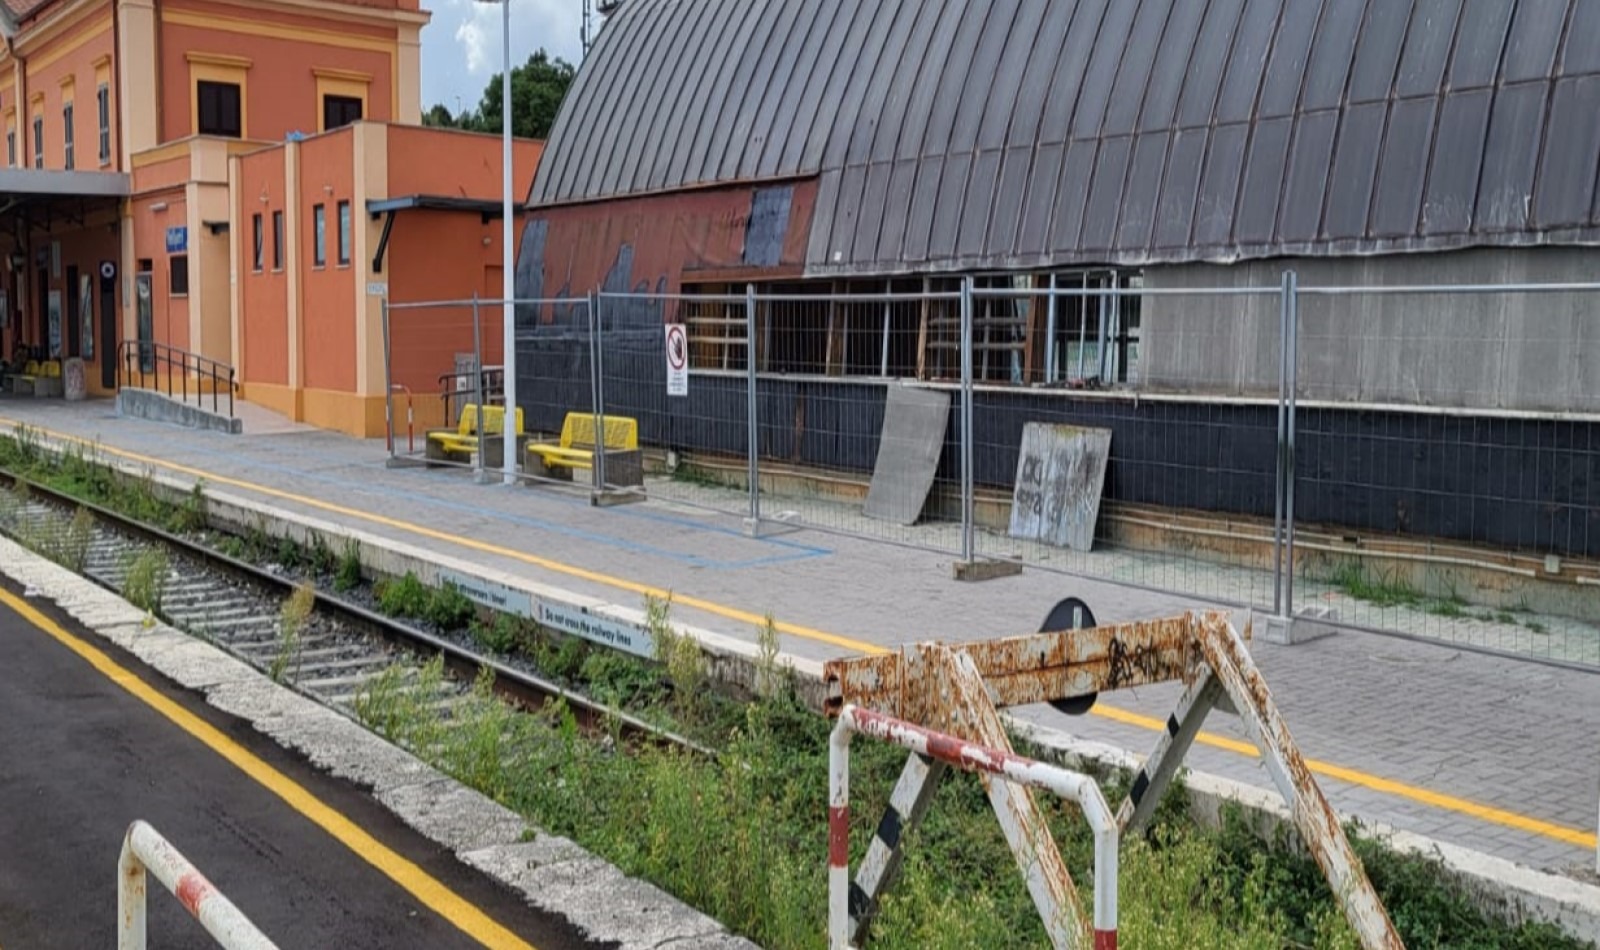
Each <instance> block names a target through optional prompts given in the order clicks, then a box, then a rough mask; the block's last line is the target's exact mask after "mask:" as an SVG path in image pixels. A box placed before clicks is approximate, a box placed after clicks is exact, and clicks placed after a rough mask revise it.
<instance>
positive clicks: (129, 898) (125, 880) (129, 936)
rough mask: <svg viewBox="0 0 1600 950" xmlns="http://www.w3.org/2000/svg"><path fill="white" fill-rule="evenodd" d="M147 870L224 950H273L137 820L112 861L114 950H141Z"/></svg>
mask: <svg viewBox="0 0 1600 950" xmlns="http://www.w3.org/2000/svg"><path fill="white" fill-rule="evenodd" d="M147 869H148V870H149V871H151V872H152V873H154V874H155V876H156V880H158V881H160V882H161V883H162V884H164V885H166V888H167V890H169V891H171V892H172V893H173V895H174V896H176V897H177V898H178V902H179V903H181V904H183V907H184V909H185V910H187V911H188V912H189V913H190V914H191V915H192V916H193V917H194V918H195V919H196V920H198V921H200V925H201V926H202V927H204V928H206V933H209V934H210V935H211V936H212V937H214V938H216V941H217V943H218V944H219V945H221V946H222V947H223V948H224V950H277V945H276V944H274V943H273V942H272V941H270V940H268V939H267V938H266V937H265V936H264V935H263V934H262V933H261V931H259V930H257V929H256V926H255V924H252V923H251V922H250V921H249V919H248V918H246V917H245V915H244V913H243V912H242V911H240V910H239V908H237V907H235V906H234V905H233V902H231V901H229V900H228V899H227V898H226V897H224V896H222V894H221V893H220V892H218V891H217V889H216V888H215V887H212V886H211V882H210V881H208V880H206V879H205V876H204V875H202V874H201V873H200V872H199V871H197V870H195V867H194V865H192V864H190V863H189V861H188V859H187V858H185V857H184V856H183V855H181V854H179V853H178V849H176V848H174V847H173V846H172V845H171V844H169V843H168V842H167V840H166V839H165V838H163V837H161V835H159V834H158V833H156V830H155V829H154V828H152V827H150V826H149V825H147V824H145V823H144V822H142V821H135V822H134V823H133V824H131V825H129V826H128V834H127V836H126V837H124V838H123V839H122V854H121V856H120V857H119V858H118V859H117V950H144V947H145V915H144V910H145V892H146V890H147V883H146V881H145V871H146V870H147Z"/></svg>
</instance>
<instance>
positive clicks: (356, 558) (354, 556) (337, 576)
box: [333, 541, 361, 594]
mask: <svg viewBox="0 0 1600 950" xmlns="http://www.w3.org/2000/svg"><path fill="white" fill-rule="evenodd" d="M360 586H361V543H360V542H359V541H346V542H345V545H344V553H342V554H340V555H339V569H338V570H337V571H336V572H335V573H334V575H333V589H334V590H336V591H338V592H339V593H341V594H342V593H344V592H346V591H351V590H355V589H356V588H357V587H360Z"/></svg>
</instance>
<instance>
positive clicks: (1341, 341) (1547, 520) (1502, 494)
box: [1285, 283, 1600, 666]
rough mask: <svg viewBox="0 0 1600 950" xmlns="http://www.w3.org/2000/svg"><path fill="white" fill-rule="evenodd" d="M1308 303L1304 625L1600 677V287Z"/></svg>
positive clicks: (1391, 289)
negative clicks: (1397, 637) (1440, 644)
mask: <svg viewBox="0 0 1600 950" xmlns="http://www.w3.org/2000/svg"><path fill="white" fill-rule="evenodd" d="M1297 304H1298V305H1297V306H1296V307H1295V308H1294V310H1293V311H1291V317H1292V318H1294V323H1293V324H1292V325H1293V327H1294V332H1292V333H1291V337H1290V338H1291V341H1294V342H1296V343H1297V346H1295V347H1294V357H1295V358H1294V359H1293V360H1292V361H1291V362H1290V363H1289V364H1288V370H1289V377H1290V387H1289V392H1290V393H1291V394H1292V400H1291V404H1290V407H1289V418H1290V420H1291V422H1292V424H1293V425H1292V428H1291V429H1290V433H1289V434H1290V438H1291V443H1290V451H1289V453H1288V456H1287V457H1288V459H1289V460H1290V464H1291V465H1292V469H1291V473H1290V477H1289V478H1288V479H1287V485H1288V486H1289V488H1290V493H1289V498H1288V507H1287V510H1286V519H1287V525H1286V526H1287V527H1288V529H1289V530H1288V532H1287V539H1288V551H1287V552H1286V557H1285V564H1288V565H1293V570H1292V571H1287V572H1286V573H1285V585H1286V587H1287V589H1288V590H1289V591H1290V602H1291V603H1292V604H1293V605H1294V607H1295V609H1296V610H1297V611H1298V612H1301V613H1305V612H1311V611H1315V612H1317V613H1319V614H1323V615H1324V616H1322V617H1321V620H1322V621H1323V622H1333V623H1338V624H1348V625H1352V626H1356V627H1362V628H1372V629H1379V630H1383V631H1387V632H1398V633H1402V634H1407V635H1411V636H1421V637H1426V638H1429V639H1436V640H1443V641H1447V642H1450V643H1454V644H1459V645H1462V646H1468V647H1473V648H1478V649H1487V650H1493V651H1499V652H1506V653H1511V654H1516V655H1525V656H1535V657H1540V658H1544V659H1549V660H1555V661H1562V662H1567V663H1576V664H1582V665H1587V666H1596V665H1600V388H1597V387H1596V386H1595V380H1597V379H1600V319H1596V317H1595V309H1596V307H1600V283H1569V284H1557V283H1548V284H1488V285H1476V286H1465V285H1455V286H1450V285H1446V286H1421V285H1419V286H1346V287H1338V286H1316V287H1313V286H1301V287H1299V288H1298V294H1297ZM1329 612H1331V613H1329Z"/></svg>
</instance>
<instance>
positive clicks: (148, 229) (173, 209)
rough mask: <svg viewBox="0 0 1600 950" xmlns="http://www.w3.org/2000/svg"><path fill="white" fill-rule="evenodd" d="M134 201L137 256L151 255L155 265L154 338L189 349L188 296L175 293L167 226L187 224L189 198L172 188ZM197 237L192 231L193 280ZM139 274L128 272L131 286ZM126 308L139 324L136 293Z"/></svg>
mask: <svg viewBox="0 0 1600 950" xmlns="http://www.w3.org/2000/svg"><path fill="white" fill-rule="evenodd" d="M161 202H166V204H167V208H166V210H164V211H156V210H155V208H154V207H152V206H153V205H156V204H159V203H161ZM132 204H133V241H134V247H135V248H136V249H137V252H136V254H135V256H136V257H142V258H149V259H150V261H151V263H152V265H153V267H152V271H153V274H154V280H153V281H152V282H151V286H152V288H153V291H154V292H153V294H152V297H151V317H152V326H153V328H154V339H155V340H157V341H160V342H162V343H167V344H169V345H171V346H175V347H178V348H179V349H189V300H188V298H187V297H174V296H172V269H171V258H170V257H169V255H168V254H167V228H168V227H182V226H186V224H187V222H188V214H189V206H188V202H187V201H186V200H185V199H184V194H183V190H182V189H173V190H171V191H165V192H157V193H155V194H147V195H141V196H139V197H138V198H135V199H133V202H132ZM194 240H195V236H194V235H193V234H190V235H189V244H190V252H189V257H190V272H189V279H190V283H191V284H192V283H193V281H194V277H195V274H194V259H195V258H194V253H193V251H194ZM137 275H138V271H137V269H135V270H134V271H133V272H132V273H130V274H127V275H125V276H126V277H127V278H128V281H129V286H130V287H131V286H132V281H133V279H134V278H135V277H136V276H137ZM127 312H128V314H129V318H130V319H132V320H134V321H135V323H134V326H135V327H137V325H138V324H137V322H136V321H137V318H138V312H139V311H138V300H137V297H136V296H130V298H129V301H128V310H127Z"/></svg>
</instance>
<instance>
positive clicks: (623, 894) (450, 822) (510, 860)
mask: <svg viewBox="0 0 1600 950" xmlns="http://www.w3.org/2000/svg"><path fill="white" fill-rule="evenodd" d="M0 564H4V565H5V574H6V575H7V576H9V577H11V578H12V579H13V580H15V581H16V582H18V583H20V584H22V585H23V586H24V587H26V588H28V589H29V590H30V591H32V592H33V593H32V594H31V595H30V596H34V597H38V598H42V599H48V600H51V601H52V602H53V603H55V604H56V605H57V606H58V607H59V608H60V609H61V610H63V611H64V612H65V613H67V614H68V615H69V616H71V617H72V618H73V619H74V620H76V621H77V622H79V623H80V624H83V625H84V626H86V627H88V628H89V629H90V630H93V631H94V632H95V633H96V634H97V635H98V636H101V637H103V638H105V639H107V640H108V641H111V642H115V643H117V645H119V646H122V647H123V648H125V649H127V650H128V651H129V652H130V653H132V654H133V655H134V656H136V657H138V658H139V659H140V660H141V661H143V662H145V663H147V664H149V665H150V666H151V667H152V668H153V669H155V670H157V671H158V672H160V673H161V674H162V675H164V676H167V677H169V678H171V679H173V680H175V681H176V682H179V683H181V684H183V685H185V686H189V687H190V688H194V689H196V691H198V692H201V693H203V694H204V695H205V699H206V702H207V703H208V704H210V705H212V706H215V707H216V708H218V709H220V710H222V711H224V712H228V713H230V714H232V715H236V716H239V717H240V718H243V719H246V720H248V721H250V722H251V723H252V725H254V727H255V728H256V729H257V730H259V731H261V732H263V733H264V734H266V735H268V736H270V737H271V738H273V739H274V740H275V741H277V742H278V743H279V744H280V745H282V746H284V747H285V748H289V749H292V750H295V751H298V752H300V753H301V754H304V755H306V756H307V757H308V758H309V759H311V761H312V762H313V764H315V765H316V766H318V767H320V768H324V769H327V770H329V771H330V772H332V773H333V774H334V775H336V776H339V777H342V778H345V779H346V780H349V781H352V782H355V783H357V784H359V785H361V786H363V787H366V788H369V789H371V790H373V792H374V795H375V797H376V798H377V800H378V801H379V802H380V803H382V804H383V805H384V806H385V807H387V808H388V809H389V810H390V811H391V812H392V813H393V814H395V816H396V817H398V818H399V819H400V820H402V821H404V822H405V823H406V824H407V825H408V826H410V827H411V828H413V829H415V830H416V831H418V832H419V833H420V834H422V835H423V836H425V837H427V838H428V839H429V840H432V841H434V842H436V843H438V844H439V845H441V846H443V847H445V848H448V849H449V850H450V851H451V852H452V853H453V854H455V855H456V857H458V858H459V859H461V860H462V862H463V863H465V864H467V865H468V866H471V867H475V868H477V869H478V870H480V871H481V872H483V873H485V874H487V875H488V876H489V877H491V878H492V879H494V880H497V881H499V882H500V883H502V884H504V885H506V886H508V887H511V888H512V889H514V890H516V891H517V892H519V893H521V894H522V895H523V897H524V899H525V900H526V901H527V902H528V903H529V904H530V905H532V906H534V907H536V908H539V909H541V910H544V911H547V912H549V913H553V914H559V915H562V916H564V917H566V918H567V919H568V920H570V921H572V923H573V924H575V925H576V926H577V927H579V928H580V929H581V930H583V931H584V932H585V933H586V934H587V935H588V936H589V937H590V938H591V939H593V940H595V941H597V942H601V943H608V942H614V943H617V944H618V945H620V946H622V947H627V948H630V950H655V948H666V947H679V946H694V947H709V948H722V947H727V948H730V950H732V948H737V950H756V945H755V944H753V943H751V942H750V941H748V940H745V939H744V938H741V937H737V936H735V935H732V934H729V933H728V932H727V931H726V929H725V928H723V927H722V925H721V924H719V923H717V922H716V921H715V920H713V919H711V918H710V917H707V916H706V915H705V914H702V913H700V912H699V911H696V910H694V909H693V908H691V907H689V906H688V905H686V904H684V903H683V902H682V901H679V900H678V899H677V898H674V897H672V896H671V895H669V894H667V893H665V892H664V891H661V890H660V889H658V888H656V887H654V886H653V885H651V884H648V883H646V882H643V881H639V880H636V879H633V878H628V877H625V876H624V875H623V874H622V872H621V871H619V870H617V869H615V868H613V867H611V866H610V865H609V864H606V863H605V862H604V861H602V860H601V859H599V858H597V857H594V856H593V855H591V854H589V853H588V852H587V851H584V850H583V849H582V848H580V847H579V846H578V845H576V844H574V843H572V842H570V841H567V840H566V839H563V838H555V837H553V836H550V835H544V834H541V833H538V832H536V830H535V829H532V828H530V827H529V826H528V825H527V824H526V823H525V822H524V821H523V820H522V819H521V818H520V817H519V816H517V815H516V814H515V813H514V812H512V811H510V810H509V809H507V808H505V807H504V806H502V805H500V804H498V803H496V802H494V801H492V800H490V799H489V798H487V797H486V796H484V795H482V794H481V793H479V792H477V791H475V790H473V789H470V788H467V787H466V786H464V785H462V784H461V783H459V782H457V781H456V780H454V779H452V778H450V777H448V776H446V775H444V774H442V773H440V772H438V771H437V770H435V769H434V768H432V767H431V766H429V765H428V764H427V763H425V762H423V761H421V760H420V759H418V758H416V757H415V756H413V755H412V754H411V753H409V752H407V751H405V750H404V749H400V748H398V747H396V746H394V745H391V744H390V743H388V742H386V741H385V740H383V739H382V738H380V737H378V736H377V735H375V734H373V733H371V732H369V731H367V730H366V729H365V728H363V727H362V726H360V725H359V724H357V723H355V722H353V721H351V720H349V719H348V718H346V717H344V716H343V715H341V714H339V713H338V712H335V711H334V710H332V709H329V708H328V707H326V706H323V705H321V704H320V703H317V702H316V701H314V700H312V699H310V698H308V697H306V696H304V695H303V694H301V693H299V692H296V691H294V690H292V689H290V688H288V687H286V686H280V685H278V684H276V683H274V682H272V681H271V680H270V679H268V678H267V677H266V676H265V675H264V674H261V673H259V672H257V671H255V670H254V669H252V668H250V667H248V666H245V665H244V664H243V663H241V662H240V661H238V660H237V659H235V658H234V657H232V656H231V655H229V654H228V653H226V652H225V651H223V650H222V649H221V648H220V647H218V646H215V645H213V644H209V643H206V642H204V641H201V640H196V639H194V638H192V637H190V636H188V635H186V634H184V633H182V632H181V631H178V630H175V629H173V628H172V627H169V626H167V625H165V624H161V623H156V624H154V625H152V626H149V627H146V626H144V624H143V614H142V613H140V612H139V611H138V610H137V609H136V608H134V607H132V606H131V605H129V604H128V603H127V602H126V601H123V600H121V599H120V598H119V597H117V596H116V595H115V594H113V593H111V592H110V591H107V590H104V589H102V588H100V587H98V586H97V585H95V584H94V583H93V582H92V581H89V580H87V579H85V578H82V577H79V576H78V575H76V574H73V573H72V572H70V571H68V570H66V569H65V568H63V567H60V566H59V565H56V564H54V563H52V562H50V561H47V560H45V559H43V558H41V557H39V556H37V555H35V554H33V553H32V552H30V551H27V550H25V549H24V548H22V547H20V546H18V545H16V544H15V543H13V542H11V541H10V540H8V539H5V538H0ZM130 617H131V618H133V619H130ZM97 621H98V622H99V623H100V624H101V626H96V625H95V624H96V622H97ZM530 834H531V835H533V836H534V837H533V840H532V841H531V842H526V841H524V840H523V838H524V837H526V836H528V835H530ZM535 858H538V861H539V863H538V865H537V868H534V867H533V865H532V862H534V860H535ZM530 871H538V872H541V873H530ZM555 880H559V881H562V882H564V883H563V886H561V887H559V888H553V887H551V886H550V885H551V884H552V883H553V881H555Z"/></svg>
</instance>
